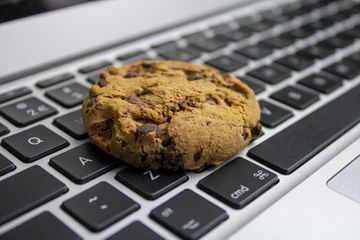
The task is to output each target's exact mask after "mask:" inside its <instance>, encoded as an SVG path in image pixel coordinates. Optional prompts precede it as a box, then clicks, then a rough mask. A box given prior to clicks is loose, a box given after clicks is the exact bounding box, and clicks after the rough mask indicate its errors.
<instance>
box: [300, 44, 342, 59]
mask: <svg viewBox="0 0 360 240" xmlns="http://www.w3.org/2000/svg"><path fill="white" fill-rule="evenodd" d="M334 52H335V50H334V49H333V48H327V47H325V46H323V45H321V44H317V45H314V46H310V47H307V48H304V49H303V50H300V51H299V52H298V53H299V54H300V55H305V56H307V57H310V58H318V59H324V58H327V57H329V56H330V55H332V54H333V53H334Z"/></svg>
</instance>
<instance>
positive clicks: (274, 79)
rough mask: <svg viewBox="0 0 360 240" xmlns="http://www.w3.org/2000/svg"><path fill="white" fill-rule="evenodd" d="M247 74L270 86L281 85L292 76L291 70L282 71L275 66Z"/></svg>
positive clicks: (257, 69) (261, 68) (264, 67)
mask: <svg viewBox="0 0 360 240" xmlns="http://www.w3.org/2000/svg"><path fill="white" fill-rule="evenodd" d="M247 74H248V75H250V76H252V77H254V78H257V79H260V80H262V81H264V82H267V83H270V84H276V83H279V82H281V81H283V80H285V79H287V78H289V77H290V76H291V74H290V70H287V69H280V68H279V67H277V66H275V65H273V64H272V65H267V66H262V67H259V68H256V69H254V70H251V71H250V72H248V73H247Z"/></svg>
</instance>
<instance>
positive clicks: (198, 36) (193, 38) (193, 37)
mask: <svg viewBox="0 0 360 240" xmlns="http://www.w3.org/2000/svg"><path fill="white" fill-rule="evenodd" d="M183 38H184V39H185V40H186V41H187V42H188V43H191V42H197V41H199V40H202V39H204V38H206V34H205V32H194V33H191V34H188V35H185V36H183Z"/></svg>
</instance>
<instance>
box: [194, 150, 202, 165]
mask: <svg viewBox="0 0 360 240" xmlns="http://www.w3.org/2000/svg"><path fill="white" fill-rule="evenodd" d="M202 153H203V149H200V150H198V151H197V152H196V153H195V154H194V156H193V159H194V161H195V162H197V161H199V160H200V158H201V155H202Z"/></svg>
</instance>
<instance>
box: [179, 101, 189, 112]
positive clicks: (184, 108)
mask: <svg viewBox="0 0 360 240" xmlns="http://www.w3.org/2000/svg"><path fill="white" fill-rule="evenodd" d="M178 106H179V108H180V110H182V111H185V110H186V109H187V107H186V105H185V102H184V101H181V102H179V103H178Z"/></svg>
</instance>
